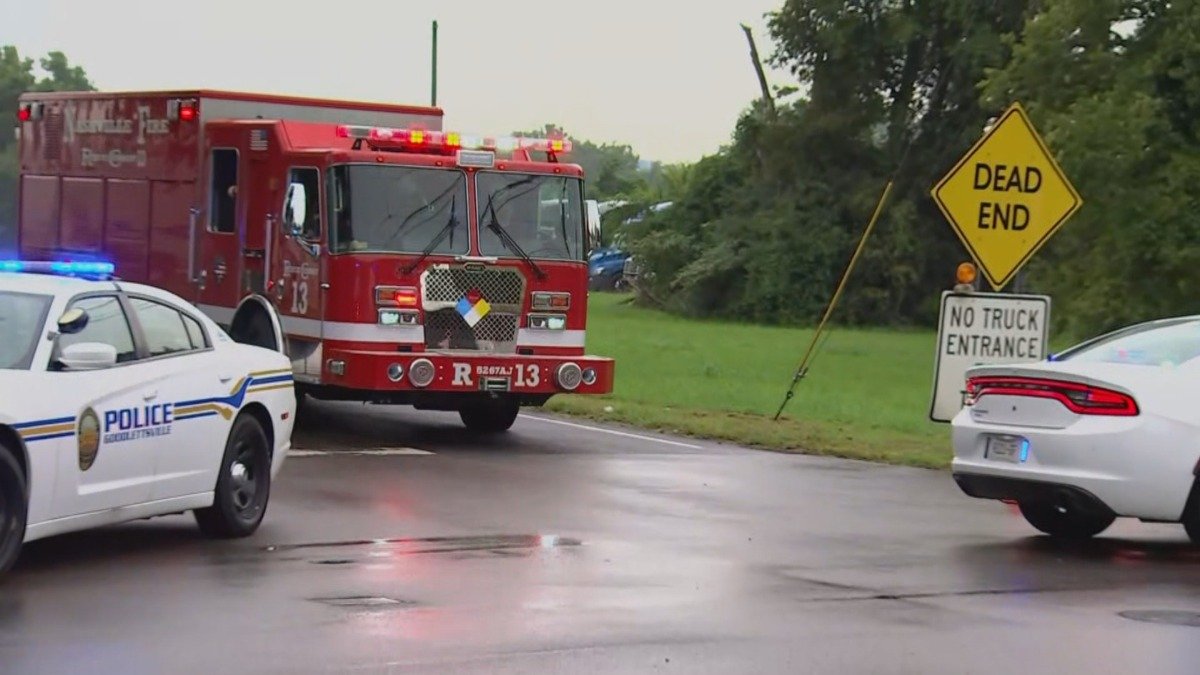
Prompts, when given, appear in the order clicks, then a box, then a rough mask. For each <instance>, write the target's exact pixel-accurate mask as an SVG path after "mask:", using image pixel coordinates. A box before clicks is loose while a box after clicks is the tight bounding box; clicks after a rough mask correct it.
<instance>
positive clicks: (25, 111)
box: [17, 103, 44, 122]
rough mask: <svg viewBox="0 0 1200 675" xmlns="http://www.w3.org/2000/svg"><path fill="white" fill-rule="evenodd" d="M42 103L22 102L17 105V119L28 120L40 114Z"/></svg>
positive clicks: (38, 116)
mask: <svg viewBox="0 0 1200 675" xmlns="http://www.w3.org/2000/svg"><path fill="white" fill-rule="evenodd" d="M43 105H44V104H42V103H22V104H20V105H19V106H17V121H18V122H30V121H32V120H36V119H39V118H40V117H41V116H42V106H43Z"/></svg>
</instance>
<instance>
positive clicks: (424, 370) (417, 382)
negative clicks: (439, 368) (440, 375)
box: [408, 359, 436, 387]
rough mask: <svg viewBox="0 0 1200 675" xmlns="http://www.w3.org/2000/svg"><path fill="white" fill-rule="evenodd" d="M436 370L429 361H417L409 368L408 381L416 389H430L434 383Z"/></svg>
mask: <svg viewBox="0 0 1200 675" xmlns="http://www.w3.org/2000/svg"><path fill="white" fill-rule="evenodd" d="M435 373H436V369H435V368H434V367H433V362H432V361H430V360H429V359H417V360H416V361H413V362H412V363H411V364H409V366H408V381H409V382H412V383H413V386H415V387H428V386H429V385H430V384H431V383H432V382H433V377H434V374H435Z"/></svg>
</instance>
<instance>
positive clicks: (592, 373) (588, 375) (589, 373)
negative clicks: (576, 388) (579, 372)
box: [583, 368, 596, 387]
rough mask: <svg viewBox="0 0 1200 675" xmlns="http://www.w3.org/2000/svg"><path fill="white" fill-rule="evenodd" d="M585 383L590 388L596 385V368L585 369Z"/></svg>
mask: <svg viewBox="0 0 1200 675" xmlns="http://www.w3.org/2000/svg"><path fill="white" fill-rule="evenodd" d="M583 383H584V384H586V385H587V386H589V387H590V386H592V385H593V384H596V369H595V368H584V369H583Z"/></svg>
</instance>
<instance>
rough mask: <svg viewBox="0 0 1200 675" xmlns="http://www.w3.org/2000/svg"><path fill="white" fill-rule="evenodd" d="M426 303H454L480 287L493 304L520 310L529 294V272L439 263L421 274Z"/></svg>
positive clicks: (494, 306)
mask: <svg viewBox="0 0 1200 675" xmlns="http://www.w3.org/2000/svg"><path fill="white" fill-rule="evenodd" d="M421 287H422V290H423V292H424V296H425V298H424V299H425V306H426V307H427V308H428V307H430V306H431V305H433V306H435V307H436V306H437V305H443V306H449V307H453V306H454V305H456V304H458V301H459V300H460V299H461V298H463V297H466V295H467V293H469V292H470V291H472V290H474V291H478V292H479V294H480V296H481V297H482V298H483V299H484V300H487V301H488V304H489V305H491V306H492V307H493V308H505V307H506V306H507V307H508V308H511V311H513V312H517V311H520V308H521V300H522V298H523V297H524V295H525V276H524V275H523V274H521V273H520V272H519V271H517V270H515V269H512V268H503V269H482V270H478V271H474V270H468V269H466V268H463V267H449V266H438V267H431V268H429V269H427V270H425V273H424V274H423V275H422V277H421Z"/></svg>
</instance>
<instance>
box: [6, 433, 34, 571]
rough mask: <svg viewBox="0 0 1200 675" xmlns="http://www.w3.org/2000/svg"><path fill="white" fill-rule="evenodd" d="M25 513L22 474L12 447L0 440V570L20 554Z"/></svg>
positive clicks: (27, 506) (25, 501)
mask: <svg viewBox="0 0 1200 675" xmlns="http://www.w3.org/2000/svg"><path fill="white" fill-rule="evenodd" d="M28 514H29V503H28V498H27V497H26V492H25V475H24V474H23V473H22V472H21V467H20V465H18V464H17V460H16V459H15V458H14V455H13V451H12V450H11V449H9V447H8V446H6V445H4V444H3V443H0V574H3V573H5V572H7V571H8V570H9V569H11V568H12V566H13V563H15V562H16V561H17V556H18V555H20V554H21V544H22V543H24V541H25V519H26V517H27V516H28Z"/></svg>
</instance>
